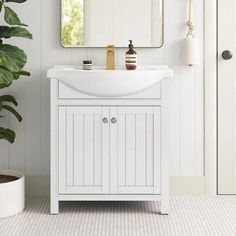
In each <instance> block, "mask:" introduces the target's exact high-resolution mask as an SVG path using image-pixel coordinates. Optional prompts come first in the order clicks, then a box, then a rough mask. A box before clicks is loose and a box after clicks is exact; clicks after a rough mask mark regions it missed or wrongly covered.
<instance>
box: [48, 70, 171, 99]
mask: <svg viewBox="0 0 236 236" xmlns="http://www.w3.org/2000/svg"><path fill="white" fill-rule="evenodd" d="M47 76H48V77H49V78H53V79H58V80H59V81H61V82H62V83H64V84H65V85H66V86H68V87H70V88H71V89H74V90H76V91H79V92H81V93H84V94H87V95H91V96H98V97H121V96H127V95H130V94H134V93H138V92H140V91H142V90H145V89H147V88H149V87H151V86H153V85H154V84H155V83H158V82H160V81H161V80H162V79H164V78H172V76H173V72H172V70H170V69H169V68H168V67H167V66H143V67H139V68H138V69H137V70H134V71H127V70H126V69H122V68H118V69H116V70H114V71H109V70H105V69H103V68H101V67H95V68H93V70H91V71H86V70H82V69H81V68H80V67H76V66H55V67H54V68H52V69H50V70H48V74H47Z"/></svg>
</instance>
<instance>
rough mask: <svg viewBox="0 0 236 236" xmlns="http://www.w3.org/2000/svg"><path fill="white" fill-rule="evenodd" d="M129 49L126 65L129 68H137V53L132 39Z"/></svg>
mask: <svg viewBox="0 0 236 236" xmlns="http://www.w3.org/2000/svg"><path fill="white" fill-rule="evenodd" d="M129 42H130V44H129V50H128V51H127V52H126V55H125V66H126V69H127V70H136V68H137V53H136V51H135V50H134V45H133V42H132V40H129Z"/></svg>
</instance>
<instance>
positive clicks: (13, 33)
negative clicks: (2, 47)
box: [0, 26, 33, 39]
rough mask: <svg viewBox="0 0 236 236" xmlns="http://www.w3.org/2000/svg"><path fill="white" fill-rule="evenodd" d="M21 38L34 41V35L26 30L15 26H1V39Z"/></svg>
mask: <svg viewBox="0 0 236 236" xmlns="http://www.w3.org/2000/svg"><path fill="white" fill-rule="evenodd" d="M11 37H21V38H27V39H32V38H33V37H32V34H31V33H30V32H29V31H28V30H27V29H25V28H22V27H19V26H14V27H9V26H0V38H6V39H7V38H11Z"/></svg>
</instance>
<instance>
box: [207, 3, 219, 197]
mask: <svg viewBox="0 0 236 236" xmlns="http://www.w3.org/2000/svg"><path fill="white" fill-rule="evenodd" d="M217 51H218V50H217V1H215V0H208V1H205V193H206V194H214V195H215V194H217V59H218V58H217Z"/></svg>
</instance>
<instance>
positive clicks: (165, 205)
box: [161, 198, 170, 215]
mask: <svg viewBox="0 0 236 236" xmlns="http://www.w3.org/2000/svg"><path fill="white" fill-rule="evenodd" d="M169 205H170V203H169V198H165V199H162V200H161V215H168V214H169Z"/></svg>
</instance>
